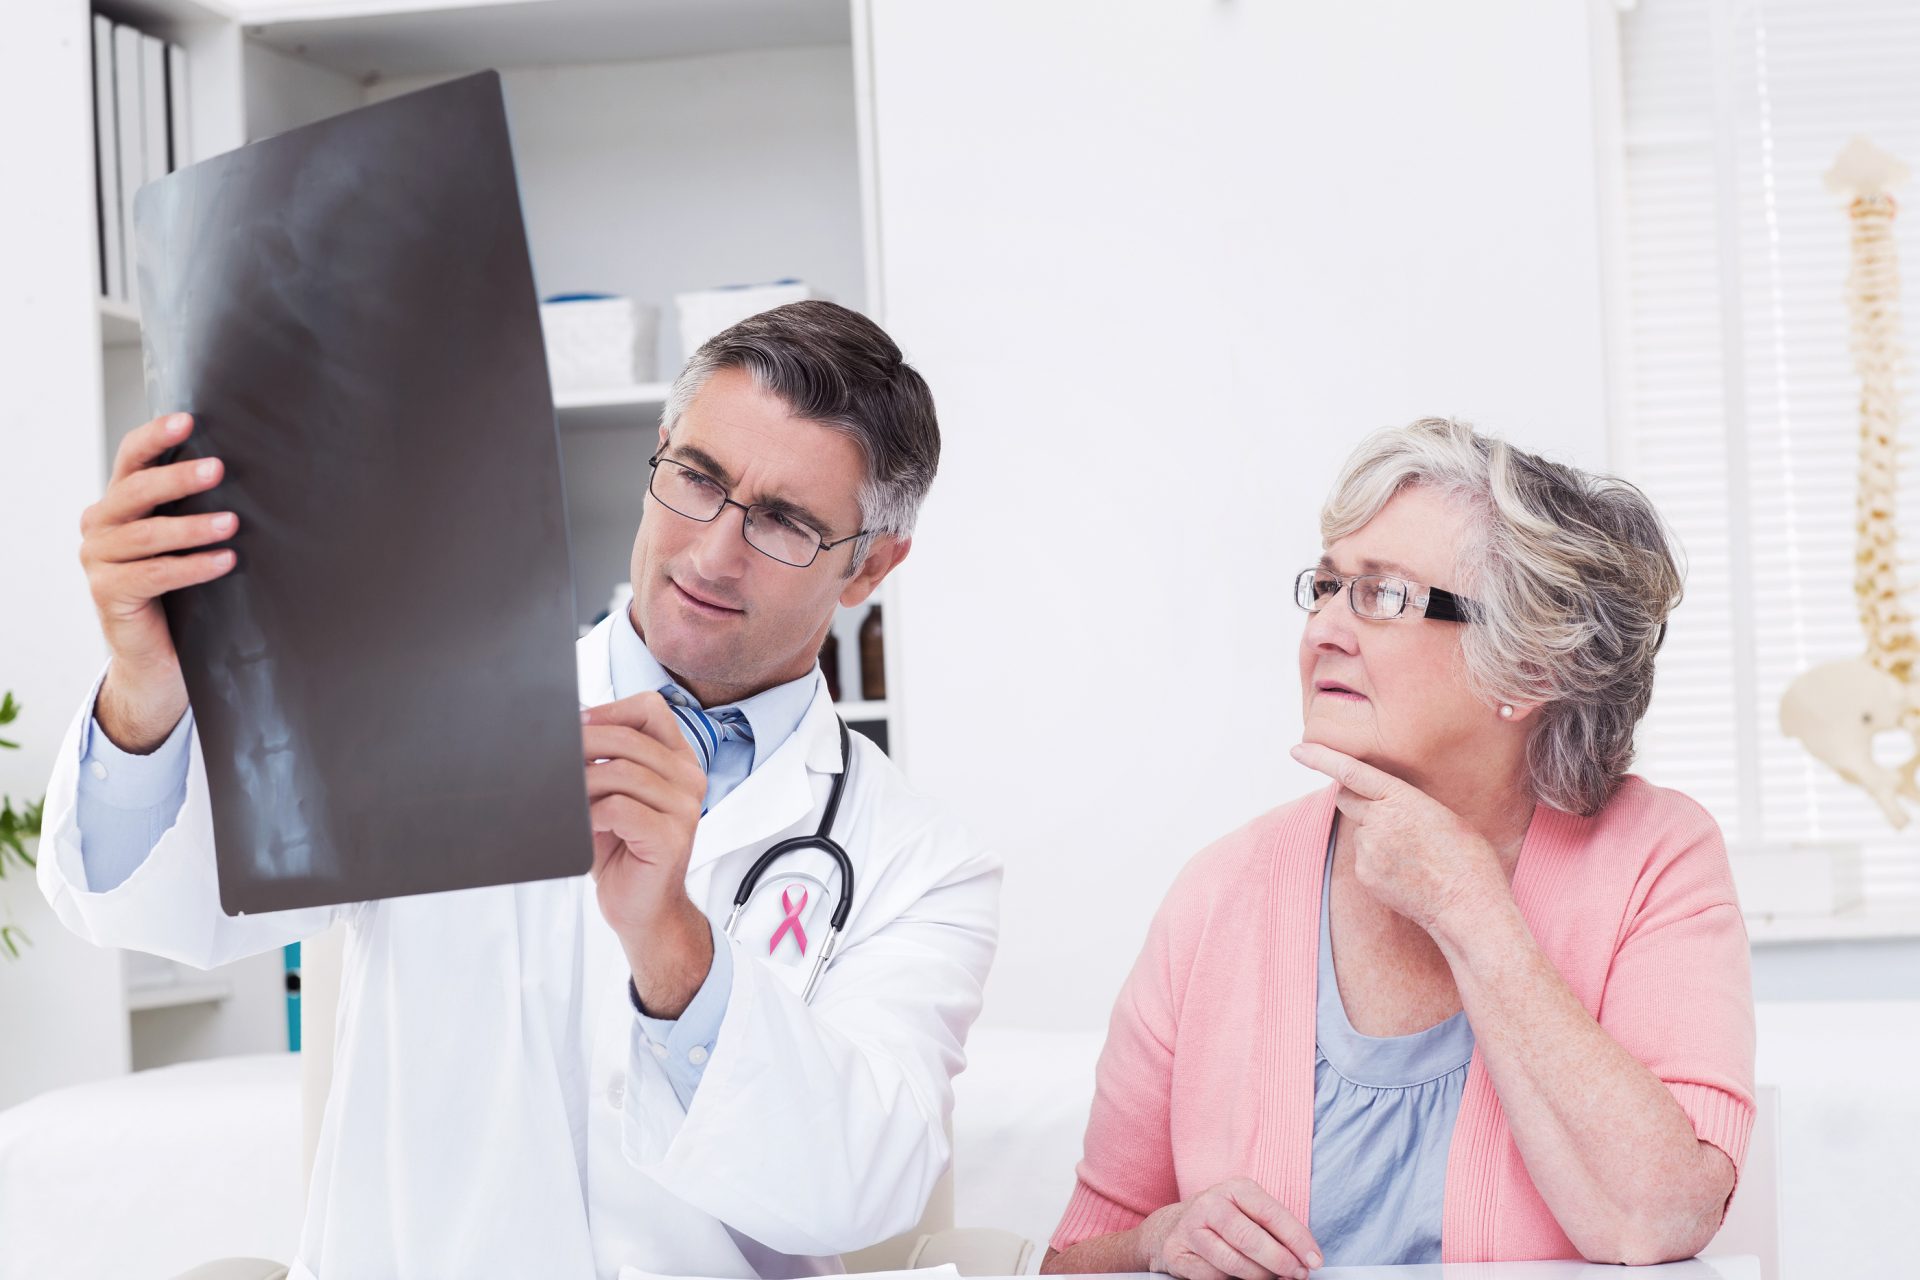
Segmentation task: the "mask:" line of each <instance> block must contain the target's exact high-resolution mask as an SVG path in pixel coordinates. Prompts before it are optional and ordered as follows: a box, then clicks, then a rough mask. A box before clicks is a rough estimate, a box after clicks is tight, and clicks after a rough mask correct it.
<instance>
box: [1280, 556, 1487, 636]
mask: <svg viewBox="0 0 1920 1280" xmlns="http://www.w3.org/2000/svg"><path fill="white" fill-rule="evenodd" d="M1322 573H1324V574H1326V575H1327V576H1328V577H1330V578H1335V579H1338V580H1339V583H1340V586H1341V588H1342V589H1343V590H1345V591H1346V593H1347V608H1349V609H1352V610H1353V616H1354V617H1356V618H1365V619H1366V620H1367V621H1369V622H1391V621H1393V620H1394V619H1395V618H1404V617H1405V616H1406V614H1407V606H1408V605H1410V604H1417V605H1419V606H1420V609H1421V615H1420V616H1421V617H1424V618H1431V619H1433V620H1434V621H1435V622H1460V623H1471V622H1472V621H1473V619H1474V615H1475V614H1477V613H1479V611H1480V606H1479V605H1477V604H1475V603H1474V602H1473V601H1471V600H1469V599H1467V598H1466V597H1465V596H1462V595H1455V594H1454V593H1453V592H1451V591H1449V590H1447V589H1446V588H1445V587H1430V586H1427V585H1426V584H1425V583H1421V582H1415V581H1413V580H1412V579H1410V578H1401V577H1397V576H1395V575H1394V574H1391V573H1356V574H1354V575H1353V576H1351V577H1342V576H1341V575H1340V574H1337V573H1335V572H1334V571H1333V570H1331V569H1302V570H1301V571H1300V572H1299V573H1298V574H1297V575H1295V577H1294V579H1293V602H1294V604H1296V605H1299V607H1300V608H1302V609H1304V610H1306V611H1307V612H1308V613H1318V612H1320V609H1315V608H1313V607H1311V606H1309V605H1306V604H1302V603H1301V598H1302V596H1304V595H1306V594H1307V590H1306V584H1307V580H1308V579H1309V578H1312V577H1314V576H1315V575H1317V574H1322ZM1362 578H1372V579H1374V580H1376V581H1380V582H1397V583H1399V584H1400V585H1401V586H1403V587H1405V588H1406V590H1405V591H1402V592H1401V593H1400V609H1399V612H1397V613H1390V614H1388V615H1386V616H1385V617H1376V616H1374V615H1373V614H1369V613H1362V612H1360V610H1358V609H1355V608H1354V606H1353V584H1354V583H1356V582H1358V581H1360V580H1361V579H1362ZM1419 593H1424V595H1419ZM1416 595H1419V598H1418V599H1416V598H1415V597H1416ZM1327 598H1328V599H1331V598H1332V595H1331V594H1329V596H1328V597H1327ZM1325 607H1326V605H1325V603H1324V602H1323V603H1322V604H1321V606H1320V608H1322V609H1324V608H1325Z"/></svg>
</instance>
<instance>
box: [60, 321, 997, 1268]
mask: <svg viewBox="0 0 1920 1280" xmlns="http://www.w3.org/2000/svg"><path fill="white" fill-rule="evenodd" d="M191 429H192V425H191V423H190V422H189V421H188V420H187V419H186V418H185V415H172V416H166V417H161V418H157V419H155V420H154V421H152V422H149V423H147V424H146V425H145V426H143V427H140V428H138V429H137V430H135V431H134V432H133V433H131V434H130V435H129V436H128V437H127V440H126V443H125V444H124V445H123V447H122V448H121V450H120V453H119V457H118V459H117V460H116V463H115V467H114V473H113V477H112V480H111V482H110V483H109V485H108V487H107V491H106V494H105V496H104V497H103V498H102V499H101V501H100V502H99V503H97V504H95V505H94V506H92V507H90V508H89V509H88V510H87V512H86V514H85V517H84V518H83V520H82V522H81V529H82V533H83V535H84V541H83V544H82V548H81V560H82V563H83V564H84V565H85V567H86V571H87V576H88V580H89V583H90V585H91V588H92V592H93V597H94V601H95V603H96V605H97V607H98V611H99V615H100V622H101V627H102V629H103V630H104V632H105V634H106V639H107V644H108V647H109V649H110V651H111V659H110V661H109V662H108V664H107V667H106V670H105V672H104V674H103V676H102V679H101V681H100V682H99V683H98V684H97V685H96V686H95V691H94V693H93V694H92V695H91V696H89V698H88V699H87V702H86V705H85V706H83V707H82V709H81V711H80V713H79V715H78V716H77V717H76V721H75V723H74V725H73V727H72V729H71V730H70V731H69V733H68V736H67V738H66V742H65V745H64V747H63V748H62V751H61V753H60V756H59V759H58V763H57V765H56V767H55V769H54V773H53V778H52V781H51V783H50V784H49V787H48V796H47V805H46V820H45V835H44V837H43V841H42V853H41V860H40V884H41V887H42V889H43V890H44V892H45V893H46V895H47V897H48V898H49V900H50V901H51V902H52V903H53V905H54V907H55V909H56V910H57V911H58V913H59V915H60V917H61V919H62V920H63V921H65V923H66V924H67V925H68V927H70V928H72V929H73V930H75V931H76V932H78V933H79V934H81V935H82V936H83V937H86V938H88V939H90V940H92V941H94V942H96V943H98V944H101V945H107V946H117V947H128V948H133V949H135V950H140V951H147V952H152V953H155V954H158V955H163V956H169V957H172V958H174V959H178V960H182V961H185V962H187V963H189V964H193V965H198V966H203V967H210V966H213V965H218V964H222V963H224V962H226V961H229V960H233V959H235V958H237V957H240V956H245V955H249V954H252V953H255V952H259V951H263V950H267V949H269V948H275V947H279V946H281V945H282V944H284V943H288V942H291V941H294V940H295V939H298V938H303V937H307V936H310V935H312V934H314V933H316V932H318V931H320V930H322V929H325V928H327V927H328V926H329V925H331V924H333V923H334V922H335V921H336V920H339V921H344V922H345V925H346V930H347V939H346V956H345V961H344V972H343V978H342V990H341V1006H340V1025H339V1037H338V1044H337V1047H336V1061H335V1067H334V1076H333V1093H332V1096H331V1098H330V1099H329V1101H328V1104H327V1109H326V1118H325V1122H324V1126H323V1128H322V1132H321V1136H320V1145H319V1151H318V1155H317V1157H316V1161H315V1168H314V1173H313V1181H312V1185H311V1189H310V1198H309V1203H308V1211H307V1218H306V1225H305V1227H304V1230H303V1232H302V1237H301V1244H300V1252H299V1256H298V1260H297V1262H296V1263H295V1265H294V1268H293V1274H294V1275H295V1276H316V1275H317V1276H320V1277H324V1278H325V1280H336V1278H341V1277H362V1276H366V1277H374V1276H379V1277H415V1276H453V1275H471V1276H480V1275H485V1276H543V1277H544V1276H557V1277H566V1276H590V1275H597V1276H601V1277H605V1278H607V1280H612V1278H613V1277H615V1276H616V1275H617V1274H618V1273H619V1271H620V1269H621V1268H622V1267H627V1266H631V1267H636V1268H640V1269H643V1270H646V1271H651V1272H660V1273H668V1274H680V1275H710V1276H746V1275H753V1274H759V1275H767V1276H773V1275H803V1274H820V1273H829V1272H834V1271H838V1270H839V1269H840V1267H839V1262H838V1259H837V1256H836V1255H837V1254H839V1253H840V1252H842V1251H846V1250H851V1249H855V1248H860V1247H864V1246H866V1245H870V1244H873V1243H876V1242H878V1241H880V1240H883V1239H885V1238H887V1237H889V1236H891V1235H894V1234H897V1233H899V1232H902V1231H904V1230H906V1229H908V1228H909V1227H911V1226H912V1225H913V1224H914V1223H915V1222H916V1221H917V1220H918V1219H919V1216H920V1214H921V1212H922V1211H923V1209H924V1207H925V1204H926V1201H927V1198H928V1195H929V1193H930V1192H931V1190H932V1188H933V1185H934V1182H935V1180H936V1179H937V1178H938V1177H939V1176H940V1174H941V1172H942V1171H943V1170H944V1169H945V1168H946V1165H947V1162H948V1159H949V1155H950V1152H949V1143H948V1141H947V1138H946V1136H945V1128H946V1121H947V1117H948V1114H949V1111H950V1109H951V1107H952V1103H953V1093H952V1085H951V1082H952V1078H953V1076H954V1075H955V1073H956V1072H958V1071H959V1070H960V1069H961V1066H962V1063H963V1051H962V1045H963V1042H964V1040H965V1037H966V1032H967V1029H968V1027H969V1026H970V1025H971V1024H972V1022H973V1020H974V1017H975V1016H976V1015H977V1014H978V1012H979V1010H980V999H981V987H982V984H983V983H984V982H985V980H986V976H987V969H988V966H989V964H990V963H991V961H992V957H993V950H994V944H995V939H996V931H997V911H998V896H999V885H1000V867H999V863H998V861H997V860H996V858H994V857H993V856H992V855H991V854H989V853H988V852H987V851H986V850H985V849H983V848H982V847H981V846H980V845H979V844H978V843H976V842H975V841H974V840H972V839H970V838H969V837H968V836H967V835H966V834H965V833H963V832H962V831H960V830H959V829H958V828H956V827H955V826H954V825H953V824H952V823H951V822H950V821H948V820H947V819H946V818H945V817H943V816H942V815H941V813H940V812H939V810H938V809H937V808H936V807H935V806H934V805H932V804H931V803H929V802H928V801H927V800H925V799H924V798H922V797H921V796H919V795H916V794H915V793H914V792H912V791H911V790H910V789H909V788H908V787H907V785H906V783H905V781H904V780H903V779H902V777H901V775H900V774H899V773H898V771H897V770H895V769H894V767H893V766H892V765H891V763H890V762H889V761H888V760H887V758H886V757H885V756H884V755H883V754H881V752H880V751H879V750H878V749H877V748H875V747H874V746H873V745H872V744H870V743H869V742H867V741H866V740H865V739H864V738H861V737H859V736H857V735H856V736H854V737H853V739H852V742H853V746H852V761H851V764H852V770H853V772H852V775H851V781H850V783H849V785H848V787H847V790H846V796H845V800H844V801H843V803H842V805H841V808H840V812H839V816H838V819H837V821H836V822H835V834H836V836H837V837H838V839H839V840H840V842H841V843H842V844H843V845H845V846H846V849H847V851H848V853H849V855H850V857H851V860H852V864H853V870H854V881H855V890H856V892H855V894H854V898H853V906H852V915H851V917H850V918H849V919H848V921H847V925H846V932H845V934H844V936H843V938H842V941H841V949H840V951H839V953H838V954H837V955H836V956H835V957H834V959H833V961H832V962H831V964H830V967H829V968H828V969H827V970H826V973H825V975H824V977H823V979H822V981H821V983H820V985H819V987H818V989H817V991H816V992H815V994H814V995H813V998H812V1001H811V1003H807V1002H805V1001H803V999H802V997H801V994H800V988H801V985H802V981H803V979H804V977H805V974H806V971H807V970H808V969H809V968H810V967H811V964H812V961H813V959H814V958H815V956H817V954H818V951H817V949H818V946H819V945H820V941H821V939H822V938H824V936H825V933H826V928H827V916H828V914H829V913H830V911H831V902H830V901H828V900H827V895H826V894H823V893H822V892H821V889H822V888H825V889H828V890H837V888H838V885H837V881H838V875H837V873H836V872H835V870H834V868H833V865H832V863H831V862H830V861H828V860H827V858H826V857H825V856H824V855H819V856H818V857H817V858H816V859H815V860H814V861H812V862H809V861H807V858H808V855H806V854H801V855H796V856H795V857H794V858H793V859H792V860H791V862H787V861H783V862H782V863H781V864H780V865H778V866H777V867H776V868H775V869H773V870H770V871H769V872H768V874H767V875H766V877H765V878H764V880H763V882H762V887H761V890H760V892H759V893H758V894H756V896H755V899H754V903H753V905H752V906H751V907H749V909H748V911H747V912H746V914H745V915H744V916H743V917H742V920H741V922H740V927H739V928H738V929H737V930H736V933H737V934H738V941H733V940H729V938H728V937H727V936H726V934H725V933H724V932H722V929H721V926H720V924H719V923H716V921H724V920H725V919H726V914H727V912H728V911H729V909H730V907H731V902H732V897H733V893H734V890H735V888H736V887H737V886H738V885H739V883H740V879H741V877H742V875H743V874H744V873H745V872H746V871H747V869H748V867H749V866H750V864H751V863H752V862H753V860H754V858H755V857H756V855H757V854H758V853H760V852H761V851H762V850H764V849H766V848H767V847H769V846H770V845H771V844H773V843H774V842H776V841H778V840H781V839H784V838H787V837H790V836H794V835H800V834H811V833H812V832H813V831H814V830H815V828H816V827H817V826H818V824H819V820H820V817H821V814H822V811H823V809H824V807H825V803H826V797H827V794H828V790H829V786H830V783H831V782H832V780H833V775H835V774H837V773H839V772H840V771H841V770H842V769H843V767H845V766H844V764H843V761H842V759H841V750H840V738H839V729H838V723H837V721H836V718H835V715H834V710H833V706H832V703H831V702H830V701H829V699H828V696H827V691H826V683H825V681H824V680H823V679H822V677H821V675H820V672H819V669H818V668H817V667H816V665H815V655H816V654H818V652H819V650H820V646H821V642H822V640H823V639H824V637H825V634H826V631H827V628H828V626H829V623H830V621H831V619H832V616H833V612H834V608H835V606H836V605H857V604H859V603H861V602H862V601H864V600H866V599H867V598H868V597H869V596H870V595H871V594H872V592H873V590H874V588H875V587H877V586H878V585H879V584H880V582H881V580H882V579H884V578H885V577H886V576H887V574H888V573H889V572H891V571H892V570H893V568H894V567H895V566H896V565H898V564H899V563H900V562H901V561H902V560H903V559H905V557H906V555H907V551H908V548H909V546H910V545H911V535H912V531H913V525H914V517H915V513H916V510H917V508H918V507H919V504H920V501H921V498H922V497H923V496H924V494H925V493H926V491H927V488H928V486H929V484H930V483H931V482H932V480H933V475H934V470H935V466H936V464H937V462H938V458H939V448H940V440H939V431H938V428H937V426H936V424H935V420H934V410H933V401H932V397H931V395H930V393H929V392H928V389H927V385H926V383H925V381H924V380H923V379H922V378H921V377H920V375H919V374H918V373H916V372H915V371H914V370H913V369H911V368H909V367H908V366H907V365H906V364H904V363H903V362H902V360H901V355H900V351H899V349H898V348H897V347H896V346H895V345H894V343H893V342H892V340H891V339H890V338H888V337H887V335H886V334H885V333H884V332H883V331H882V330H881V329H880V328H879V327H878V326H876V325H874V324H873V323H872V322H871V321H869V320H867V319H865V318H863V317H861V316H859V315H857V314H855V313H853V312H851V311H848V310H845V309H844V308H841V307H837V306H834V305H832V304H830V303H826V302H802V303H795V304H793V305H790V306H786V307H781V308H779V309H777V310H774V311H770V312H767V313H764V314H762V315H759V316H755V317H753V318H752V319H749V320H746V321H744V322H742V323H741V324H739V325H736V326H735V327H734V328H732V329H730V330H728V331H726V332H725V333H722V334H720V335H719V336H717V337H715V338H714V339H713V340H711V341H710V342H708V343H707V344H706V345H705V346H704V347H702V348H701V349H700V350H699V352H697V353H696V354H695V355H694V357H693V359H692V360H691V361H690V362H689V363H688V365H687V367H686V369H685V371H684V372H682V373H681V375H680V377H679V379H678V380H677V381H676V382H675V383H674V386H673V389H672V393H671V395H670V397H669V399H668V401H667V404H666V407H665V409H664V411H663V413H662V417H661V424H660V441H659V452H658V456H657V457H656V458H655V460H654V461H653V463H652V466H651V473H650V475H649V476H641V477H636V479H635V484H634V489H635V499H636V503H640V502H641V501H642V495H643V494H644V495H645V497H644V505H643V512H644V514H643V518H642V520H641V522H640V528H639V533H638V536H637V537H636V538H635V540H634V547H633V560H632V580H633V588H634V598H633V603H632V607H631V609H630V610H627V611H624V612H619V613H616V614H614V615H613V616H611V617H609V618H608V619H606V620H605V621H604V622H602V623H601V624H600V625H599V626H597V627H596V628H595V629H594V630H593V632H592V633H591V634H589V635H588V636H586V637H585V638H584V639H582V640H581V641H580V642H579V646H578V658H579V666H580V699H581V703H582V705H583V707H586V708H588V710H585V711H583V712H582V716H581V719H582V728H581V735H582V738H583V743H582V761H583V768H584V771H585V787H586V794H587V797H588V801H589V808H590V812H591V815H592V827H593V833H594V861H593V872H592V874H591V876H590V877H588V878H575V879H566V880H547V881H538V882H534V883H529V884H519V885H509V886H503V887H498V888H486V889H474V890H467V891H464V892H457V893H442V894H430V895H423V896H419V897H410V898H398V899H391V900H386V901H378V902H364V903H359V904H355V905H351V906H344V907H333V908H317V909H307V910H297V911H286V912H279V913H270V914H262V915H250V916H242V917H237V918H230V917H228V916H226V915H223V914H222V913H221V910H220V906H219V899H218V891H217V886H216V881H215V875H216V873H215V863H214V854H213V833H212V819H211V814H210V811H209V808H208V802H207V791H206V785H207V784H206V775H205V768H204V762H203V760H202V758H201V755H200V744H199V741H198V739H197V737H196V735H195V733H194V730H193V721H192V715H191V712H190V711H189V709H188V707H187V691H186V687H185V685H184V683H183V682H182V680H181V676H180V670H179V663H178V660H177V656H176V654H175V651H174V648H173V644H172V641H171V639H170V637H169V635H168V632H167V626H166V617H165V614H164V612H163V611H162V608H161V604H160V599H159V597H160V596H162V595H163V594H165V593H166V592H167V591H170V590H176V589H179V588H181V587H186V586H189V585H192V584H195V583H200V582H206V581H209V580H211V579H214V578H217V577H219V576H221V575H222V574H224V573H226V572H228V571H229V570H230V569H231V568H232V565H233V563H234V553H233V551H231V550H225V549H214V550H199V551H195V550H192V549H193V548H207V547H210V546H212V545H213V544H220V543H224V542H226V541H227V540H228V539H230V538H233V537H235V536H236V532H237V534H238V537H239V543H238V545H239V548H240V550H241V551H242V553H244V549H245V530H237V531H236V528H235V523H234V517H233V516H232V515H231V514H230V513H229V514H225V515H211V516H189V517H178V518H172V517H161V516H156V515H154V514H153V511H154V508H155V507H156V506H158V505H160V504H162V503H166V502H168V501H170V500H172V499H175V498H178V497H181V496H182V495H185V494H189V493H195V492H202V491H205V490H209V489H213V488H215V487H216V486H217V485H218V484H219V483H220V465H219V463H218V462H217V461H215V460H204V461H188V462H180V463H175V464H172V465H168V466H156V465H152V464H153V462H154V460H155V459H156V458H157V457H158V456H159V455H160V454H161V453H162V452H163V451H164V450H165V449H167V448H168V447H169V446H170V445H173V444H176V443H178V442H179V441H180V440H182V439H184V438H185V437H186V435H187V434H188V433H189V432H190V431H191ZM170 552H181V553H183V554H179V555H169V554H165V553H170ZM448 660H456V661H457V660H458V657H457V655H449V654H436V653H421V654H419V655H418V661H420V662H422V663H428V662H441V661H448ZM503 731H505V732H511V731H512V726H511V725H506V726H503ZM696 742H697V743H698V744H699V745H698V746H697V747H696V745H695V743H696ZM703 811H704V814H703ZM422 855H424V856H429V857H446V858H457V857H459V856H460V851H459V850H458V849H432V850H406V851H401V850H396V851H395V856H412V857H418V856H422ZM783 895H784V903H783V901H782V898H783ZM803 898H804V899H805V900H806V904H805V905H804V906H801V905H800V901H801V900H802V899H803ZM789 921H791V923H789ZM803 935H804V936H803ZM809 944H810V945H809ZM107 1229H109V1230H111V1225H110V1224H109V1225H108V1227H107Z"/></svg>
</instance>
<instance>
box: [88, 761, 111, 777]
mask: <svg viewBox="0 0 1920 1280" xmlns="http://www.w3.org/2000/svg"><path fill="white" fill-rule="evenodd" d="M87 771H88V772H89V773H91V774H92V775H93V776H94V777H95V778H96V779H102V778H105V777H106V776H107V766H105V765H103V764H101V763H100V762H99V761H98V760H95V761H92V762H91V763H89V764H88V765H87Z"/></svg>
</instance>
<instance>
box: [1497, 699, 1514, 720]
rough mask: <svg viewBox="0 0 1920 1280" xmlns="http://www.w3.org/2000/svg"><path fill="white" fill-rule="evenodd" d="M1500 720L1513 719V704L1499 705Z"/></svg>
mask: <svg viewBox="0 0 1920 1280" xmlns="http://www.w3.org/2000/svg"><path fill="white" fill-rule="evenodd" d="M1500 718H1501V719H1502V720H1511V719H1513V704H1512V703H1511V702H1503V703H1501V704H1500Z"/></svg>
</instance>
